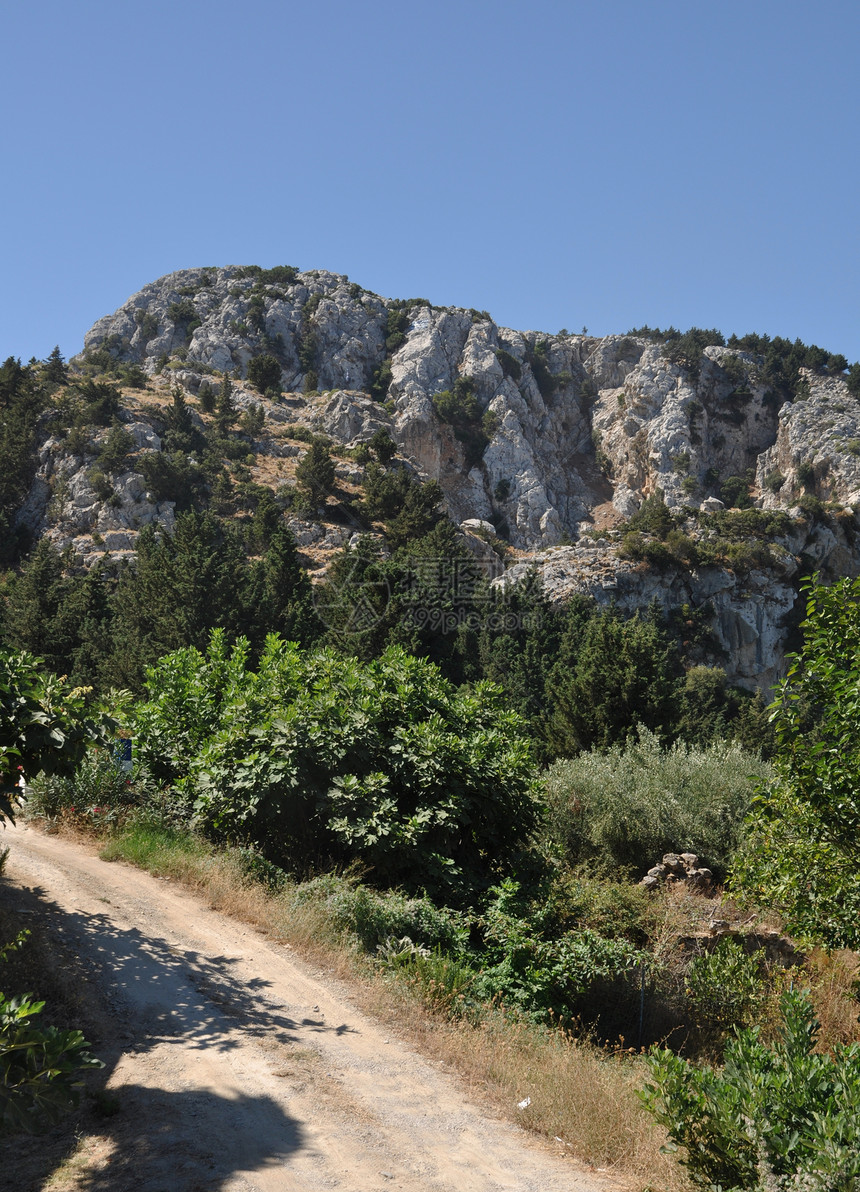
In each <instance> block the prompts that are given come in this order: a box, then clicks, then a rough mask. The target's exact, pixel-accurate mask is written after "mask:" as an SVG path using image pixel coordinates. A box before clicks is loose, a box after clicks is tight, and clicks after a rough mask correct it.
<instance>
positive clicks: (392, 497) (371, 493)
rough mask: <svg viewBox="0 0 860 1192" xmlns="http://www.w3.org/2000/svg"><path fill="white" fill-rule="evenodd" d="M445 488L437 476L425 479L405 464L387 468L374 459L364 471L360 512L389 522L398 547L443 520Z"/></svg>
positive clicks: (387, 525) (388, 530)
mask: <svg viewBox="0 0 860 1192" xmlns="http://www.w3.org/2000/svg"><path fill="white" fill-rule="evenodd" d="M441 504H442V490H441V488H440V487H439V484H438V483H437V482H436V481H435V480H429V481H427V482H426V483H423V484H422V483H421V482H420V481H418V480H415V479H414V478H413V477H412V476H410V474H409V473H408V472H407V471H406V469H405V468H402V467H393V468H390V469H388V471H384V470H383V469H382V468H381V467H379V465H378V464H374V463H370V464H368V465H367V469H366V471H365V475H364V499H363V501H362V502H361V503H360V505H359V507H358V508H359V512H360V513H361V514H362V515H363V516H364V517H365V518H366V519H367V520H368V521H369V522H373V521H377V520H379V521H382V522H384V523H385V529H386V534H387V537H388V540H389V542H390V544H391V545H392V546H393V547H394V548H397V547H400V546H405V545H406V544H407V543H409V542H411V541H414V540H415V539H419V538H423V537H425V536H426V535H427V534H429V533H430V532H431V531H432V530H433V529H434V528H435V527H436V526H437V525H439V523H440V522H441V520H442V517H443V514H442V512H441V509H440V506H441Z"/></svg>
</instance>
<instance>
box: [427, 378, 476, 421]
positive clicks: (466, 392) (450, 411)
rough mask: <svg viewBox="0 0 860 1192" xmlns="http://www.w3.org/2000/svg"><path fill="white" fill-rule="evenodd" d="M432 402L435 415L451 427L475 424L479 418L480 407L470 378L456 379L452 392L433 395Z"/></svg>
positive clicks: (446, 390) (447, 390)
mask: <svg viewBox="0 0 860 1192" xmlns="http://www.w3.org/2000/svg"><path fill="white" fill-rule="evenodd" d="M432 402H433V409H434V410H435V411H436V413H437V415H438V416H439V417H440V418H441V419H442V421H443V422H450V423H451V425H452V426H464V425H466V424H468V423H471V422H476V421H477V420H478V419H479V418H480V416H481V405H480V402H479V401H478V395H477V394H476V392H475V384H474V381H473V380H472V378H471V377H458V378H457V380H456V381H455V382H454V388H453V390H452V389H443V390H442V391H441V393H435V394H434V395H433V398H432Z"/></svg>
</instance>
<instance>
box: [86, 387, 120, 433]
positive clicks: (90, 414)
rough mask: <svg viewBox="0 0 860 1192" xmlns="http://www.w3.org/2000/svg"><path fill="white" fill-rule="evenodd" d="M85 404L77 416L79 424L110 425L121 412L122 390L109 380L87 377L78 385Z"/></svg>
mask: <svg viewBox="0 0 860 1192" xmlns="http://www.w3.org/2000/svg"><path fill="white" fill-rule="evenodd" d="M76 388H77V390H78V393H79V394H80V396H81V398H82V399H83V404H82V406H81V409H80V410H79V413H78V415H77V418H76V422H77V424H78V425H79V426H110V425H111V423H112V422H113V420H114V419H115V418H116V416H117V414H118V413H119V403H120V396H121V395H120V391H119V389H117V387H116V385H111V384H110V383H109V382H108V381H93V380H92V379H90V378H86V379H85V380H83V381H78V383H77V386H76Z"/></svg>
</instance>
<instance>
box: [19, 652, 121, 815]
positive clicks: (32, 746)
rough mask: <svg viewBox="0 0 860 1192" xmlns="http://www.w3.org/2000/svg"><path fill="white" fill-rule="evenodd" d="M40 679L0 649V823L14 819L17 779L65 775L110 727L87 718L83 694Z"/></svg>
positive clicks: (27, 662)
mask: <svg viewBox="0 0 860 1192" xmlns="http://www.w3.org/2000/svg"><path fill="white" fill-rule="evenodd" d="M88 694H89V693H88V692H87V691H86V690H82V689H81V688H70V687H69V685H68V684H67V683H66V682H65V681H64V680H62V679H57V678H54V677H53V676H45V675H43V674H42V673H41V671H40V668H39V662H38V660H37V659H36V658H34V657H33V656H32V655H30V654H24V653H15V652H13V651H11V650H8V649H0V823H2V822H3V821H4V820H5V819H14V813H15V807H16V805H17V803H18V802H19V789H18V785H17V784H18V779H19V778H20V777H21V775H22V774H23V776H24V777H25V778H27V779H29V778H34V777H35V776H36V775H37V774H40V773H45V774H68V773H70V772H71V771H73V770H74V768H75V766H76V765H77V763H78V762H79V761H80V759H81V758H82V757H83V755H84V751H85V749H86V747H87V744H88V743H89V742H90V741H98V740H102V739H103V738H104V736H105V734H106V732H107V728H108V726H109V725H110V724H111V722H110V721H109V720H108V719H107V718H106V717H103V716H98V715H94V714H92V713H91V712H90V711H89V709H88V708H87V695H88Z"/></svg>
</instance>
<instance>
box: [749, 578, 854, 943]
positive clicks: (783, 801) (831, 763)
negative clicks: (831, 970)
mask: <svg viewBox="0 0 860 1192" xmlns="http://www.w3.org/2000/svg"><path fill="white" fill-rule="evenodd" d="M804 592H805V594H806V620H805V621H804V622H803V623H802V625H801V627H800V628H801V631H802V633H803V638H804V641H803V646H802V647H801V649H800V650H799V651H798V652H797V653H796V654H794V655H791V656H789V670H788V674H787V676H786V678H785V679H784V680H783V682H782V683H781V684H780V685H779V686H778V687H777V690H776V699H775V701H774V704H773V706H772V711H771V720H772V722H773V725H774V728H775V731H776V738H777V755H776V760H775V774H774V777H773V779H772V781H771V782H769V783H767V784H766V785H763V786H762V788H761V790H760V791H759V793H758V795H757V797H756V799H755V802H754V805H753V810H752V814H751V816H750V822H749V839H748V845H747V847H746V848H745V849H744V851H743V853H742V854H741V856H740V857H739V858H738V860H737V863H736V866H735V869H734V873H733V884H734V887H735V889H736V891H737V892H738V893H739V894H741V895H743V896H744V897H745V898H746V899H748V900H751V901H755V902H757V903H759V904H760V905H766V906H772V907H774V908H775V909H777V910H778V911H780V912H781V913H782V914H783V916H784V917H785V920H786V922H787V925H788V928H789V930H792V931H794V932H797V933H800V934H802V935H806V936H810V937H812V938H814V939H818V940H821V941H822V942H824V943H826V944H828V945H829V946H831V947H857V946H858V945H860V846H858V840H860V795H858V792H860V739H858V733H857V725H858V723H860V581H858V580H847V579H845V580H840V581H839V582H838V583H836V584H834V585H833V586H832V587H831V588H825V587H823V586H820V585H819V584H817V583H815V582H814V581H810V582H807V583H806V584H805V585H804Z"/></svg>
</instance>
